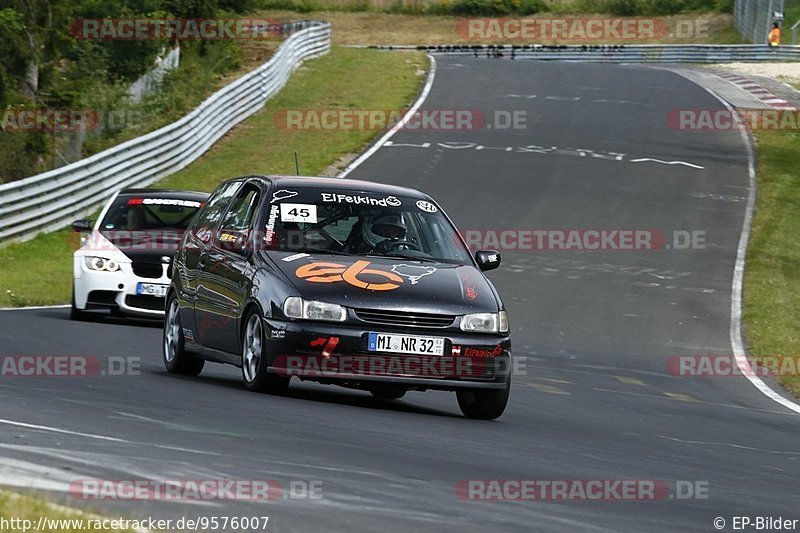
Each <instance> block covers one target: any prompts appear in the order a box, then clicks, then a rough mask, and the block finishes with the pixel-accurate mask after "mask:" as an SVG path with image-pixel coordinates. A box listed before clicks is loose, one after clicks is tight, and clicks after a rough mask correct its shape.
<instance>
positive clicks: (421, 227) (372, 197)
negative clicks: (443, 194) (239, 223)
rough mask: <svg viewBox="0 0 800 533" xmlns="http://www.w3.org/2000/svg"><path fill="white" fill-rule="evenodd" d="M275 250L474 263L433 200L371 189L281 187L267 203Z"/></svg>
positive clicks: (268, 227) (268, 230) (267, 241)
mask: <svg viewBox="0 0 800 533" xmlns="http://www.w3.org/2000/svg"><path fill="white" fill-rule="evenodd" d="M267 209H268V210H269V212H268V213H267V216H266V228H265V230H266V231H265V236H264V242H265V245H266V247H267V248H268V249H270V250H282V251H292V252H314V253H330V254H346V255H365V256H382V257H406V258H409V259H416V260H420V261H436V262H443V263H454V264H469V263H470V262H471V259H470V254H469V251H468V250H467V248H466V246H464V243H463V241H462V240H461V238H460V237H459V235H458V234H457V233H456V230H455V228H453V226H452V225H451V224H450V222H449V221H448V220H447V218H445V217H444V215H443V214H442V213H441V211H439V209H438V208H437V207H436V206H435V205H434V204H432V203H431V202H428V201H425V200H416V199H413V198H406V197H396V196H386V195H379V194H376V193H370V192H356V191H345V192H330V191H325V190H277V191H275V192H274V193H273V199H272V201H271V202H270V203H269V204H267Z"/></svg>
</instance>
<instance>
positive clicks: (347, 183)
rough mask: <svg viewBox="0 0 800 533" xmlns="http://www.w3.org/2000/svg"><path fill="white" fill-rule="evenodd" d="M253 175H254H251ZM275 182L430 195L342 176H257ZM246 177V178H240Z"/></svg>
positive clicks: (278, 184)
mask: <svg viewBox="0 0 800 533" xmlns="http://www.w3.org/2000/svg"><path fill="white" fill-rule="evenodd" d="M251 177H252V176H251ZM256 177H260V178H263V179H265V180H268V181H272V182H274V184H275V186H276V187H290V188H293V189H330V190H331V191H353V192H369V193H373V194H380V195H387V196H405V197H408V198H416V199H420V200H427V199H429V198H430V197H429V196H428V195H427V194H425V193H423V192H420V191H418V190H416V189H411V188H409V187H400V186H397V185H387V184H385V183H376V182H374V181H362V180H351V179H342V178H326V177H321V176H281V175H269V176H256ZM240 179H246V178H240Z"/></svg>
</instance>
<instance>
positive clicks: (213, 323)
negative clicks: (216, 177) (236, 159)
mask: <svg viewBox="0 0 800 533" xmlns="http://www.w3.org/2000/svg"><path fill="white" fill-rule="evenodd" d="M263 198H264V194H263V191H262V190H261V186H260V185H259V184H258V183H256V182H248V183H245V184H244V185H243V186H242V187H241V189H240V190H239V191H238V192H237V194H236V196H235V197H234V198H233V200H232V201H231V202H230V205H229V206H228V209H227V211H226V213H225V215H224V216H223V217H222V220H221V222H220V225H219V229H218V230H217V232H216V233H215V235H214V236H213V238H212V240H211V242H210V244H209V246H207V247H206V248H205V249H204V250H203V251H202V252H201V254H200V259H199V269H198V271H199V279H200V283H201V284H202V288H203V290H202V292H200V291H198V303H199V305H198V306H197V315H196V320H197V329H198V334H199V335H200V339H201V341H200V342H201V343H202V344H203V345H204V346H207V347H209V348H215V349H218V350H224V351H226V352H230V353H238V351H239V343H240V339H239V331H238V327H237V324H238V322H239V320H240V318H241V315H242V312H243V311H244V305H245V303H246V301H247V297H248V295H249V294H250V288H251V287H252V279H253V262H252V250H253V238H254V235H255V233H254V231H253V224H254V221H255V219H256V214H257V213H258V210H259V207H260V204H261V201H262V199H263Z"/></svg>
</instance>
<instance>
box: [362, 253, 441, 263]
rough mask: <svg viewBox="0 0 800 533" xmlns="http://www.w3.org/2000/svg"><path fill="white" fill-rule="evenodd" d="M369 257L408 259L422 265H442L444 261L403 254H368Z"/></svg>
mask: <svg viewBox="0 0 800 533" xmlns="http://www.w3.org/2000/svg"><path fill="white" fill-rule="evenodd" d="M367 257H391V258H393V259H408V260H409V261H419V262H421V263H441V262H442V261H440V260H438V259H434V258H432V257H417V256H415V255H403V254H393V253H388V254H367Z"/></svg>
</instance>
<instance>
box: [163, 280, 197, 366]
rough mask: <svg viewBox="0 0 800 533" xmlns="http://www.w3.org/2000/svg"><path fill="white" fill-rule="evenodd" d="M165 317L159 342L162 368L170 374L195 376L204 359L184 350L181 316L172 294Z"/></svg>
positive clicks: (176, 300)
mask: <svg viewBox="0 0 800 533" xmlns="http://www.w3.org/2000/svg"><path fill="white" fill-rule="evenodd" d="M166 309H167V316H166V317H165V319H164V333H163V335H162V340H161V354H162V358H163V359H164V366H165V367H166V368H167V372H169V373H171V374H183V375H187V376H196V375H198V374H200V372H202V371H203V366H204V365H205V364H206V362H205V360H204V359H200V358H199V357H195V356H194V355H192V354H190V353H188V352H187V351H186V349H185V348H184V345H185V342H186V341H185V339H184V338H183V328H182V327H181V315H180V313H179V312H178V311H179V306H178V299H177V298H176V297H175V295H174V294H172V295H171V296H170V297H169V300H167V308H166Z"/></svg>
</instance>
